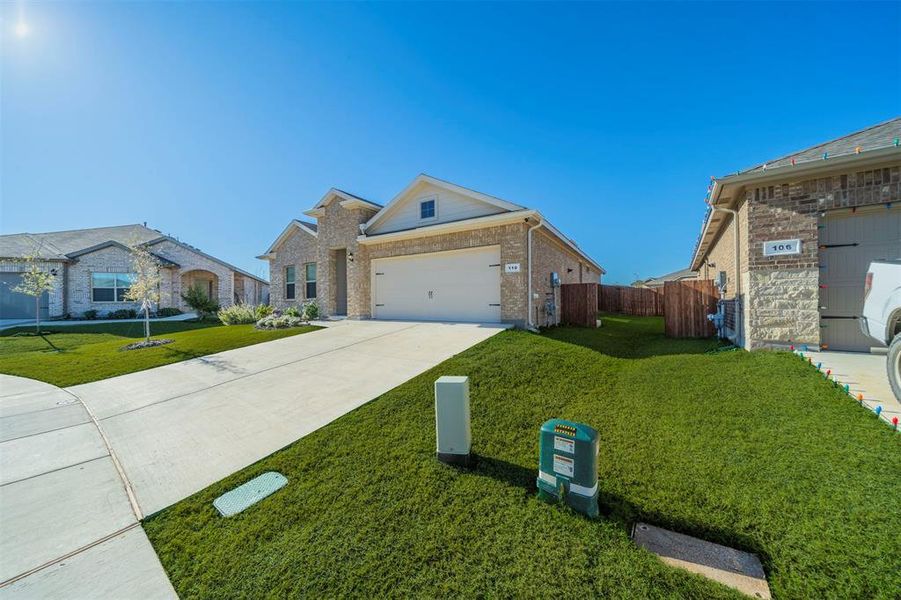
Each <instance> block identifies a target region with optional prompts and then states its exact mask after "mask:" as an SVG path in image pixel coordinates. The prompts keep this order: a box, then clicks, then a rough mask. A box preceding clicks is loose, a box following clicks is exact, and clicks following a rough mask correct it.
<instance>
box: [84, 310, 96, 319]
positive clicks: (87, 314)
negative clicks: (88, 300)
mask: <svg viewBox="0 0 901 600" xmlns="http://www.w3.org/2000/svg"><path fill="white" fill-rule="evenodd" d="M81 318H82V319H84V320H86V321H93V320H94V319H96V318H97V311H96V310H94V309H93V308H92V309H91V310H86V311H84V313H82V315H81Z"/></svg>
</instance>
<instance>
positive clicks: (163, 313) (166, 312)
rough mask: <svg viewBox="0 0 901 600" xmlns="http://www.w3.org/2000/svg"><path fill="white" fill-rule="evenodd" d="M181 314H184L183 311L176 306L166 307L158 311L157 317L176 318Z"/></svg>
mask: <svg viewBox="0 0 901 600" xmlns="http://www.w3.org/2000/svg"><path fill="white" fill-rule="evenodd" d="M180 314H182V311H181V309H180V308H175V307H174V306H165V307H163V308H161V309H159V310H158V311H156V316H158V317H175V316H177V315H180Z"/></svg>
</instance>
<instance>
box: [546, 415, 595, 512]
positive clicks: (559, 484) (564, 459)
mask: <svg viewBox="0 0 901 600" xmlns="http://www.w3.org/2000/svg"><path fill="white" fill-rule="evenodd" d="M540 444H541V445H540V454H539V461H538V496H539V497H540V498H542V499H544V500H548V501H557V502H559V501H560V499H561V498H562V499H564V500H565V501H566V504H567V505H569V506H570V507H572V508H573V509H575V510H577V511H579V512H581V513H583V514H586V515H588V516H589V517H596V516H597V515H598V432H597V431H595V430H594V429H593V428H591V427H589V426H588V425H584V424H582V423H573V422H572V421H564V420H562V419H551V420H550V421H548V422H546V423H545V424H544V425H542V426H541V439H540Z"/></svg>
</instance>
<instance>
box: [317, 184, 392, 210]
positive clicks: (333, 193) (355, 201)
mask: <svg viewBox="0 0 901 600" xmlns="http://www.w3.org/2000/svg"><path fill="white" fill-rule="evenodd" d="M333 200H340V201H341V206H344V207H346V208H351V207H356V206H358V207H362V208H368V209H371V210H380V209H381V208H382V205H381V204H379V203H378V202H373V201H371V200H367V199H366V198H362V197H360V196H356V195H354V194H351V193H349V192H345V191H344V190H339V189H338V188H330V189H329V191H327V192H326V193H325V194H324V195H323V196H322V198H320V199H319V202H317V203H316V206H314V207H313V208H311V209H310V210H306V211H304V213H303V214H305V215H307V216H310V217H320V216H322V209H323V208H325V207H326V206H328V205H329V203H331V202H332V201H333Z"/></svg>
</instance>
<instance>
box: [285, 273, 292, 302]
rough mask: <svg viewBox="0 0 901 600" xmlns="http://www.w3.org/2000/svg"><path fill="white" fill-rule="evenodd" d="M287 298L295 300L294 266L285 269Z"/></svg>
mask: <svg viewBox="0 0 901 600" xmlns="http://www.w3.org/2000/svg"><path fill="white" fill-rule="evenodd" d="M285 298H286V299H287V300H294V265H291V266H290V267H285Z"/></svg>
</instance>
